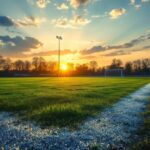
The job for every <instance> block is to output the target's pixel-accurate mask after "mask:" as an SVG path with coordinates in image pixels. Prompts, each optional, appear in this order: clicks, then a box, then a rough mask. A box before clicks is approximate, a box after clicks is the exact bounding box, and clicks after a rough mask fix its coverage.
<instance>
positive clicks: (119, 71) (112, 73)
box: [105, 69, 124, 77]
mask: <svg viewBox="0 0 150 150" xmlns="http://www.w3.org/2000/svg"><path fill="white" fill-rule="evenodd" d="M112 76H113V77H115V76H116V77H119V76H120V77H123V76H124V74H123V69H106V70H105V77H112Z"/></svg>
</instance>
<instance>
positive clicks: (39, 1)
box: [27, 0, 51, 8]
mask: <svg viewBox="0 0 150 150" xmlns="http://www.w3.org/2000/svg"><path fill="white" fill-rule="evenodd" d="M27 1H28V2H29V3H30V4H32V5H34V4H36V5H37V6H38V7H39V8H45V7H46V6H47V5H48V4H49V3H50V2H51V0H27Z"/></svg>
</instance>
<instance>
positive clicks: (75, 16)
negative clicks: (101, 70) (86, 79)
mask: <svg viewBox="0 0 150 150" xmlns="http://www.w3.org/2000/svg"><path fill="white" fill-rule="evenodd" d="M149 14H150V1H149V0H0V54H1V55H3V56H5V57H12V58H14V59H18V58H25V59H30V58H31V57H34V56H42V57H44V58H46V59H49V60H54V61H55V60H56V59H57V42H58V41H57V39H56V35H62V37H63V40H62V42H61V43H62V44H61V53H62V57H61V59H62V61H63V62H76V63H78V62H87V61H89V60H96V61H98V62H99V63H100V64H101V65H107V64H108V63H110V61H111V60H112V59H113V58H120V59H123V60H124V61H129V60H131V59H132V60H134V59H139V58H147V57H150V44H149V42H150V17H149Z"/></svg>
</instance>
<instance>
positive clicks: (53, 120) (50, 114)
mask: <svg viewBox="0 0 150 150" xmlns="http://www.w3.org/2000/svg"><path fill="white" fill-rule="evenodd" d="M147 83H150V78H88V77H68V78H65V77H62V78H0V111H9V112H15V113H16V114H19V116H20V117H21V118H22V119H26V120H28V119H29V120H34V121H36V122H38V123H39V124H40V125H46V126H58V127H64V126H69V127H76V126H77V125H78V124H80V123H82V122H83V121H84V120H85V119H87V117H89V116H94V115H96V114H97V113H99V112H100V111H101V110H103V109H104V108H105V107H108V106H110V105H112V104H113V103H115V102H117V101H118V100H119V99H120V98H122V97H124V96H126V95H128V94H129V93H131V92H133V91H135V90H137V89H138V88H140V87H142V86H143V85H145V84H147Z"/></svg>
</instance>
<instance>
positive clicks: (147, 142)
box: [132, 100, 150, 150]
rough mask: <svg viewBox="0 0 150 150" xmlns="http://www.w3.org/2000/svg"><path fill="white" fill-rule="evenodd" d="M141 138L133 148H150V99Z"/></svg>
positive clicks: (144, 149) (140, 134) (141, 149)
mask: <svg viewBox="0 0 150 150" xmlns="http://www.w3.org/2000/svg"><path fill="white" fill-rule="evenodd" d="M139 136H140V140H139V141H138V142H137V143H136V144H134V145H133V147H132V150H150V100H149V104H148V106H147V109H146V111H145V113H144V126H143V127H142V129H141V130H140V132H139Z"/></svg>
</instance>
